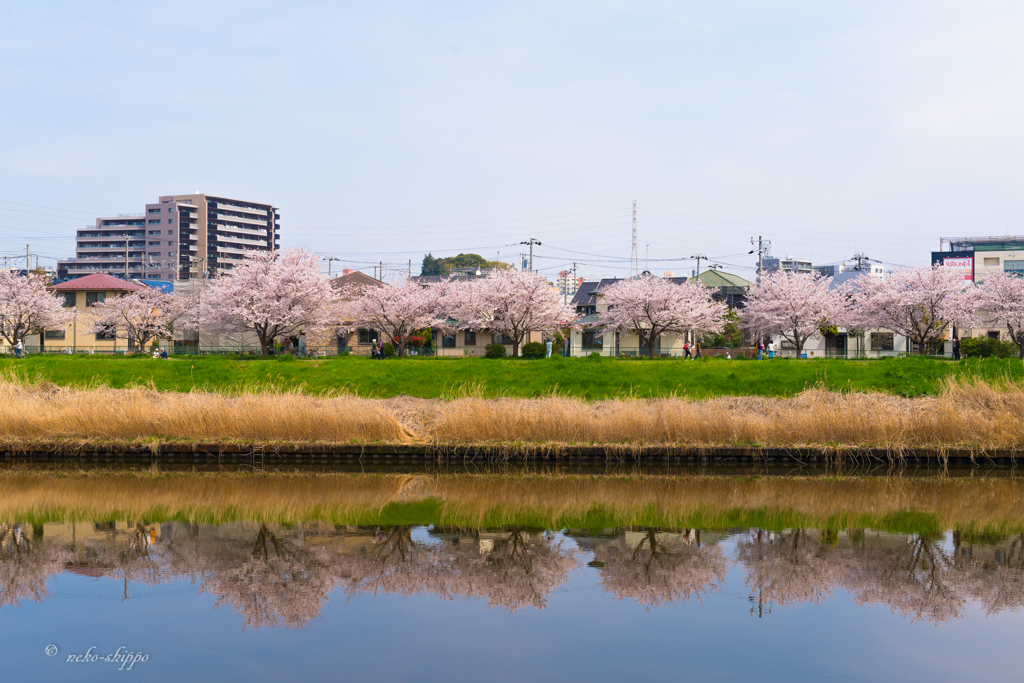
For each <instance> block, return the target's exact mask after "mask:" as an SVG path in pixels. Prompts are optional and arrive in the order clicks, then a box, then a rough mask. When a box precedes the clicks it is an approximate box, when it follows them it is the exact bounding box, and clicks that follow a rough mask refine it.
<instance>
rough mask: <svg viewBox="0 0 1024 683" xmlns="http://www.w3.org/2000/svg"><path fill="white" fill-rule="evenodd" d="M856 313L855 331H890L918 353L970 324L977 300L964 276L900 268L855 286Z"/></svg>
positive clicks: (949, 271)
mask: <svg viewBox="0 0 1024 683" xmlns="http://www.w3.org/2000/svg"><path fill="white" fill-rule="evenodd" d="M858 286H859V292H857V294H856V298H855V307H856V309H857V310H858V312H859V316H858V317H859V319H860V321H861V322H860V325H861V326H863V327H875V328H884V329H887V330H892V331H893V332H896V333H898V334H902V335H903V336H905V337H907V338H908V339H910V341H912V342H914V344H916V345H917V348H918V352H919V353H921V354H924V353H927V351H928V347H929V346H931V345H932V344H933V343H934V342H935V341H937V340H939V339H941V338H942V336H943V334H945V332H946V330H947V329H948V328H949V326H950V325H952V324H970V323H971V321H972V318H973V315H974V311H975V309H976V308H977V303H978V301H977V294H976V292H974V291H973V290H974V288H973V287H972V286H971V285H970V284H969V283H966V282H965V281H964V279H963V275H961V274H960V273H958V272H957V271H955V270H952V269H950V268H943V267H942V266H934V267H930V268H929V267H927V266H919V267H917V268H903V269H900V270H897V271H895V272H894V273H891V274H890V275H889V276H888V277H886V278H885V279H884V280H883V279H877V278H873V277H868V278H860V279H859V280H858Z"/></svg>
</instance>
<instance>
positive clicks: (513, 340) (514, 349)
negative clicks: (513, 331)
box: [512, 337, 519, 358]
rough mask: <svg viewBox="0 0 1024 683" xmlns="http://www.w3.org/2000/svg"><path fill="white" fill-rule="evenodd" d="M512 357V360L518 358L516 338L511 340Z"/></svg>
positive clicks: (517, 339)
mask: <svg viewBox="0 0 1024 683" xmlns="http://www.w3.org/2000/svg"><path fill="white" fill-rule="evenodd" d="M512 357H513V358H518V357H519V338H518V337H513V339H512Z"/></svg>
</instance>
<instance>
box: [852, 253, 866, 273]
mask: <svg viewBox="0 0 1024 683" xmlns="http://www.w3.org/2000/svg"><path fill="white" fill-rule="evenodd" d="M850 260H851V261H856V262H857V265H856V266H854V268H853V269H854V270H864V266H865V265H867V263H868V261H870V260H871V259H869V258H868V257H867V255H866V254H865V253H864V252H863V251H858V252H857V253H856V254H854V255H853V258H852V259H850Z"/></svg>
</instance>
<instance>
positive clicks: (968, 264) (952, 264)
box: [942, 256, 974, 280]
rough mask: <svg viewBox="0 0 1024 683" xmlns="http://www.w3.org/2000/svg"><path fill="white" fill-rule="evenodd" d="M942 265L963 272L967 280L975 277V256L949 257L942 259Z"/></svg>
mask: <svg viewBox="0 0 1024 683" xmlns="http://www.w3.org/2000/svg"><path fill="white" fill-rule="evenodd" d="M942 266H943V267H944V268H952V269H953V270H956V271H959V272H961V273H963V276H964V279H965V280H973V279H974V257H973V256H958V257H955V258H950V257H947V258H944V259H942Z"/></svg>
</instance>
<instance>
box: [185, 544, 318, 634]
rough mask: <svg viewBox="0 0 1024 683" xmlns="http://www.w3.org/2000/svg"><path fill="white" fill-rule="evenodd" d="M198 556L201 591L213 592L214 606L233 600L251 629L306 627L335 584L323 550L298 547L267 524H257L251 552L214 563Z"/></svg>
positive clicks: (236, 608) (234, 605) (237, 610)
mask: <svg viewBox="0 0 1024 683" xmlns="http://www.w3.org/2000/svg"><path fill="white" fill-rule="evenodd" d="M198 558H199V566H198V567H196V569H198V570H199V571H200V572H203V573H204V574H205V576H204V578H203V585H202V588H201V589H200V591H201V592H204V593H211V594H213V595H216V596H217V604H216V605H215V606H216V607H220V606H221V605H224V604H229V605H231V606H232V607H233V608H234V610H235V612H237V613H239V614H241V615H242V617H243V619H244V622H245V625H246V626H250V627H253V628H258V627H260V626H287V627H289V628H298V627H302V626H305V625H306V624H307V623H308V622H309V621H310V620H312V619H313V618H314V617H316V616H317V615H318V614H319V613H320V609H321V608H322V606H323V604H324V603H325V602H326V601H327V599H328V593H330V591H331V589H332V588H334V585H335V575H334V573H333V572H332V571H331V564H330V562H329V560H328V558H327V553H326V551H325V549H323V548H308V547H303V548H297V547H295V546H294V545H293V544H291V543H289V542H288V541H286V540H285V539H282V538H279V537H278V535H277V534H275V533H274V532H272V531H271V530H270V529H269V528H268V527H267V525H266V524H261V525H260V530H259V532H258V533H257V534H256V542H255V545H254V547H253V550H252V553H251V554H250V555H249V557H247V558H245V559H243V560H241V561H239V560H238V559H235V560H234V561H230V560H229V561H226V562H221V561H217V560H216V559H215V560H214V563H215V566H213V567H211V566H209V564H207V563H206V562H204V560H206V559H207V558H206V557H205V556H203V555H202V554H199V555H198ZM210 559H213V558H210ZM204 565H205V566H204ZM210 570H212V571H210Z"/></svg>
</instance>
